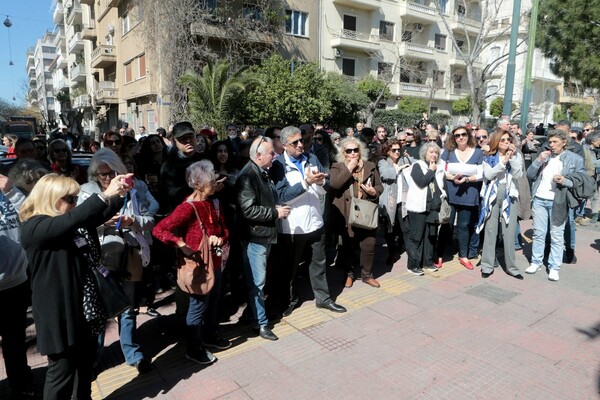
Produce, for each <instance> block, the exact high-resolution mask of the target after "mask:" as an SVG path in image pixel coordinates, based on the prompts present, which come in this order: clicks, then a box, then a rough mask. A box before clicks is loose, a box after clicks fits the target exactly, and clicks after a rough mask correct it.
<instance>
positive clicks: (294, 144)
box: [288, 139, 302, 147]
mask: <svg viewBox="0 0 600 400" xmlns="http://www.w3.org/2000/svg"><path fill="white" fill-rule="evenodd" d="M301 142H302V139H298V140H294V141H293V142H289V143H288V144H289V145H290V146H292V147H298V144H299V143H301Z"/></svg>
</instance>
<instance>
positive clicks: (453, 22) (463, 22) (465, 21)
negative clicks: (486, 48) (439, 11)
mask: <svg viewBox="0 0 600 400" xmlns="http://www.w3.org/2000/svg"><path fill="white" fill-rule="evenodd" d="M448 23H449V25H450V29H451V30H453V31H458V32H463V33H464V32H467V33H468V34H472V35H477V34H478V33H479V32H480V31H481V30H482V29H483V23H482V22H481V21H477V20H474V19H471V18H467V17H465V16H462V15H459V14H455V15H454V18H448Z"/></svg>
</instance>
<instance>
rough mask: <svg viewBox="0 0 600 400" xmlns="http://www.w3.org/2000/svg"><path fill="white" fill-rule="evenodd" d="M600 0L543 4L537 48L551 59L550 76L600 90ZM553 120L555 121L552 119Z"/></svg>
mask: <svg viewBox="0 0 600 400" xmlns="http://www.w3.org/2000/svg"><path fill="white" fill-rule="evenodd" d="M598 10H600V0H543V1H540V4H539V14H538V28H537V34H536V46H537V47H539V48H540V49H541V50H542V52H543V53H544V55H545V56H547V57H551V58H552V59H554V61H555V64H554V67H553V72H554V73H556V74H558V75H559V76H562V77H564V78H565V79H566V80H569V79H571V78H573V79H577V80H579V81H580V82H582V83H583V84H584V85H585V86H588V87H592V88H600V53H599V52H598V49H599V48H600V24H598V21H600V15H599V13H598ZM555 120H556V119H555Z"/></svg>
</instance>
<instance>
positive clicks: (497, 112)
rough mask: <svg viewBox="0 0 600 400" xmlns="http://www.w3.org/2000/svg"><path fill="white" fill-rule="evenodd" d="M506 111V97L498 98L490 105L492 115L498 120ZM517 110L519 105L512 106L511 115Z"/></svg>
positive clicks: (513, 104)
mask: <svg viewBox="0 0 600 400" xmlns="http://www.w3.org/2000/svg"><path fill="white" fill-rule="evenodd" d="M503 109H504V97H502V96H500V97H496V98H494V100H492V101H491V103H490V114H491V115H492V116H494V117H496V118H498V117H500V116H501V115H502V113H503ZM516 109H517V104H516V103H512V105H511V110H512V111H511V113H512V112H514V111H515V110H516Z"/></svg>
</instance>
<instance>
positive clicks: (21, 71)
mask: <svg viewBox="0 0 600 400" xmlns="http://www.w3.org/2000/svg"><path fill="white" fill-rule="evenodd" d="M7 15H8V17H9V18H10V20H11V22H12V27H10V28H7V27H5V26H4V24H0V98H2V99H3V100H6V101H9V102H10V103H11V104H22V103H24V99H25V95H26V93H25V90H24V89H23V87H24V86H26V85H27V71H26V70H25V65H26V63H27V55H26V53H27V49H28V48H30V47H33V46H35V43H36V41H37V39H41V37H42V36H43V35H44V33H46V31H50V32H52V30H53V29H54V23H53V22H52V0H0V21H2V22H4V20H5V19H6V16H7ZM9 33H10V46H9ZM11 58H12V61H13V63H14V64H15V65H14V66H12V67H11V66H9V63H10V61H11ZM13 96H15V97H16V98H17V99H16V101H13Z"/></svg>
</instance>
